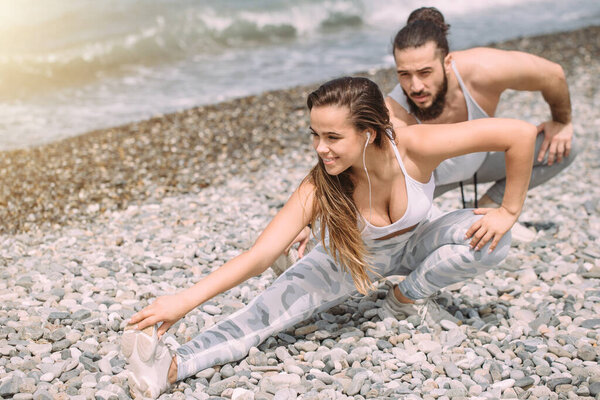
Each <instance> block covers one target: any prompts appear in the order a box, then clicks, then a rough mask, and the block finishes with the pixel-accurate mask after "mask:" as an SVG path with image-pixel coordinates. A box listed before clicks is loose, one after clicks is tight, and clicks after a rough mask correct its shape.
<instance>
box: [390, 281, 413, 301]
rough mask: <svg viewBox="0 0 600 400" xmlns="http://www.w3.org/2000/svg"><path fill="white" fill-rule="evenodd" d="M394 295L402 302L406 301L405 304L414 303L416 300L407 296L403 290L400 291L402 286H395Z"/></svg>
mask: <svg viewBox="0 0 600 400" xmlns="http://www.w3.org/2000/svg"><path fill="white" fill-rule="evenodd" d="M394 296H396V299H397V300H398V301H399V302H400V303H404V304H414V302H415V301H414V300H413V299H409V298H408V297H406V296H405V295H404V294H402V292H401V291H400V287H399V286H397V285H396V286H395V287H394Z"/></svg>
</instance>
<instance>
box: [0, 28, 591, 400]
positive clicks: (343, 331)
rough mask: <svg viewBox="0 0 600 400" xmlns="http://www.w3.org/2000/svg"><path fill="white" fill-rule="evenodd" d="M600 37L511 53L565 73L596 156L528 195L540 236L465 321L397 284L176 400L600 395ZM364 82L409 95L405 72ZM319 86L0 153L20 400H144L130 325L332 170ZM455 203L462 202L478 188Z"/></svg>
mask: <svg viewBox="0 0 600 400" xmlns="http://www.w3.org/2000/svg"><path fill="white" fill-rule="evenodd" d="M598 37H600V27H589V28H584V29H580V30H577V31H573V32H566V33H559V34H552V35H546V36H538V37H529V38H522V39H516V40H512V41H508V42H504V43H501V44H494V45H493V46H495V47H499V48H503V49H514V50H522V51H527V52H531V53H534V54H538V55H541V56H543V57H545V58H548V59H550V60H553V61H556V62H558V63H560V64H561V65H562V66H563V68H564V69H565V72H566V74H567V79H568V82H569V87H570V92H571V102H572V106H573V126H574V131H575V136H576V139H575V144H576V146H577V148H578V150H579V153H578V156H577V158H576V159H575V161H574V162H573V164H572V165H571V166H570V167H569V168H568V169H567V170H565V171H563V172H562V173H561V174H560V175H558V176H557V177H556V178H554V179H552V180H551V181H550V182H549V183H547V184H545V185H543V186H541V187H538V188H535V189H533V190H531V191H530V192H529V193H528V197H527V200H526V203H525V207H524V211H523V213H522V215H521V218H520V221H521V223H523V224H524V225H526V226H529V227H531V228H532V229H535V230H536V231H537V236H536V239H535V241H534V242H532V243H529V244H515V245H514V246H513V247H512V249H511V252H510V253H509V256H508V258H507V259H506V261H505V262H504V263H502V264H501V265H500V266H499V267H498V268H496V269H494V270H491V271H488V272H487V273H486V274H484V275H481V276H479V277H477V278H476V279H473V280H470V281H467V282H464V283H462V284H460V285H454V286H451V287H448V288H446V289H445V290H444V291H443V292H442V293H441V295H440V296H439V298H438V302H439V303H440V304H441V305H442V306H443V307H445V308H446V309H447V310H448V311H449V312H451V313H452V314H454V315H455V316H456V317H457V318H458V319H459V323H458V324H454V323H452V322H449V321H445V322H444V323H442V324H441V326H439V327H431V326H425V325H423V324H420V323H419V320H418V318H412V317H411V318H409V319H407V320H402V321H398V320H395V319H392V318H386V316H385V314H384V313H382V310H381V307H380V306H381V303H382V302H383V298H384V296H385V294H386V291H385V290H384V288H383V287H381V289H379V290H376V291H374V292H372V293H371V294H370V295H368V296H356V297H353V298H352V299H350V300H348V301H346V302H345V303H343V304H341V305H339V306H336V307H334V308H332V309H330V310H329V311H328V312H324V313H321V314H318V315H315V316H314V317H313V318H312V319H310V320H307V321H305V322H303V323H301V324H299V325H296V326H294V327H292V328H290V329H289V330H287V331H285V332H281V333H279V334H277V335H276V336H273V337H271V338H269V339H268V340H267V341H266V342H264V343H263V344H261V345H260V346H259V347H258V348H253V349H252V350H251V351H250V354H249V355H248V356H247V357H246V358H244V359H242V360H240V361H238V362H234V363H230V364H226V365H224V366H216V367H214V368H209V369H207V370H204V371H201V372H199V373H198V374H197V375H196V376H194V377H191V378H188V379H186V380H184V381H182V382H178V383H177V384H176V385H174V386H173V388H172V390H171V391H170V392H168V393H166V394H164V395H162V396H161V398H165V399H166V398H174V399H184V398H188V399H199V400H205V399H209V398H212V399H234V400H236V399H238V400H241V399H257V400H258V399H264V400H271V399H276V400H283V399H295V398H301V399H367V398H379V399H384V398H385V399H387V398H401V399H443V400H445V399H455V398H456V399H458V398H481V399H500V398H519V399H600V365H599V361H600V346H599V345H600V161H599V159H598V155H599V154H600V133H599V129H598V128H599V127H600V41H598V40H597V39H598ZM361 75H363V76H367V77H369V78H371V79H373V80H375V81H376V82H377V83H378V84H379V85H380V87H381V88H382V89H383V91H384V92H387V91H389V90H390V89H391V88H392V87H393V85H395V79H396V77H395V74H394V72H393V70H390V69H385V70H376V71H368V72H365V73H362V74H361ZM317 86H318V85H317V84H315V85H313V86H306V87H296V88H292V89H286V90H280V91H273V92H267V93H263V94H260V95H256V96H251V97H245V98H241V99H237V100H232V101H229V102H225V103H220V104H216V105H211V106H205V107H199V108H194V109H190V110H185V111H181V112H178V113H174V114H169V115H163V116H156V117H154V118H152V119H150V120H147V121H142V122H136V123H132V124H129V125H125V126H121V127H115V128H112V129H107V130H101V131H95V132H91V133H88V134H85V135H81V136H78V137H75V138H71V139H67V140H63V141H60V142H56V143H52V144H49V145H45V146H43V147H37V148H32V149H25V150H16V151H10V152H3V153H0V171H1V172H2V184H1V185H0V244H1V245H0V278H1V279H0V356H1V358H0V397H2V398H12V399H21V400H26V399H36V400H37V399H41V400H46V399H48V400H50V399H68V398H74V399H81V400H83V399H99V400H108V399H119V400H121V399H129V398H130V396H129V390H128V384H127V379H126V373H125V369H124V368H125V361H124V358H123V356H122V355H121V353H120V350H119V341H120V335H121V333H122V330H123V328H124V327H125V325H126V321H127V320H128V318H129V317H130V316H131V315H132V314H133V313H135V312H136V311H138V310H140V309H141V308H143V307H145V306H146V305H148V304H149V303H150V302H151V301H152V300H153V299H154V298H155V297H156V296H160V295H163V294H170V293H173V292H175V291H178V290H181V289H183V288H186V287H189V286H190V285H191V284H193V283H194V282H196V281H197V280H198V279H200V278H201V277H202V276H205V275H206V274H207V273H209V272H210V271H212V270H214V269H216V268H218V267H219V266H220V265H222V264H223V263H224V262H226V261H227V260H229V259H230V258H232V257H234V256H236V255H238V254H240V252H242V251H244V250H246V249H248V248H249V247H250V246H251V245H252V243H253V240H254V239H255V238H256V236H257V235H258V234H259V233H260V232H261V230H262V229H263V228H264V227H265V225H266V224H267V223H268V221H269V220H270V218H272V217H273V216H274V215H275V213H276V212H277V211H278V210H279V209H280V208H281V206H282V205H283V204H284V203H285V201H286V200H287V198H288V197H289V195H290V194H291V193H292V192H293V190H295V188H296V187H297V186H298V184H299V183H300V181H301V180H302V178H303V177H304V176H305V175H306V173H307V172H308V170H309V169H310V167H311V166H312V165H313V164H314V162H315V156H314V153H313V151H312V148H311V146H310V137H309V134H308V132H307V131H308V115H307V112H306V106H305V99H306V95H307V94H308V93H309V92H310V91H311V90H312V89H314V88H316V87H317ZM497 115H498V116H503V117H513V118H520V119H524V120H527V121H530V122H532V123H536V124H537V123H540V122H542V121H544V120H547V119H549V110H548V107H547V105H546V103H545V102H544V101H543V99H542V96H541V95H540V94H539V93H513V92H509V93H506V94H505V95H503V100H502V101H501V103H500V106H499V109H498V113H497ZM480 190H481V189H480ZM436 204H437V205H438V206H439V207H440V208H441V209H442V210H444V211H450V210H452V209H457V208H460V207H461V203H460V199H459V193H458V191H453V192H450V193H447V194H445V195H444V196H442V197H440V198H438V199H436ZM274 278H275V276H274V274H273V273H272V271H271V270H267V271H265V272H264V273H263V274H261V275H260V276H257V277H255V278H251V279H250V280H248V281H247V282H246V283H244V284H242V285H240V286H238V287H236V288H234V289H232V290H230V291H228V292H226V293H223V294H221V295H219V296H217V297H215V298H214V299H212V300H211V301H209V302H207V303H205V304H203V305H201V306H200V307H198V308H197V309H195V310H193V311H192V312H190V313H189V314H188V315H186V316H185V317H184V318H183V319H182V320H181V321H180V322H178V323H177V324H176V325H175V326H173V327H172V328H171V330H170V332H171V333H172V334H173V335H174V336H175V338H176V339H177V340H178V341H179V342H180V343H183V342H185V341H187V340H189V339H191V338H192V337H194V336H195V335H196V334H198V333H199V332H201V331H202V330H203V329H205V328H207V327H210V326H212V325H213V324H215V323H216V322H218V321H220V320H222V319H224V318H226V317H227V316H228V315H230V314H231V313H233V312H234V311H236V310H238V309H239V308H241V307H243V306H244V305H245V304H247V303H248V302H249V301H250V300H251V299H253V298H254V297H255V296H257V294H259V293H260V292H261V291H262V290H263V289H264V288H265V287H267V286H268V285H270V284H271V282H272V281H273V280H274Z"/></svg>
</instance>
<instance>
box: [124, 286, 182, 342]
mask: <svg viewBox="0 0 600 400" xmlns="http://www.w3.org/2000/svg"><path fill="white" fill-rule="evenodd" d="M187 311H188V310H187V308H186V306H185V302H184V301H183V299H182V298H181V294H180V293H178V294H174V295H170V296H161V297H158V298H157V299H156V300H154V302H153V303H152V304H150V305H149V306H147V307H145V308H144V309H143V310H141V311H139V312H137V313H135V314H134V315H133V316H132V317H131V318H130V319H129V324H130V325H135V327H134V328H135V329H139V330H142V329H144V328H146V327H148V326H152V325H155V324H157V323H159V322H162V325H161V326H160V327H159V328H158V331H157V333H158V337H161V336H162V335H163V334H164V333H165V332H166V331H167V330H168V329H169V328H170V327H171V326H172V325H173V324H174V323H175V322H177V321H179V320H180V319H181V318H182V317H183V316H184V315H185V314H186V313H187Z"/></svg>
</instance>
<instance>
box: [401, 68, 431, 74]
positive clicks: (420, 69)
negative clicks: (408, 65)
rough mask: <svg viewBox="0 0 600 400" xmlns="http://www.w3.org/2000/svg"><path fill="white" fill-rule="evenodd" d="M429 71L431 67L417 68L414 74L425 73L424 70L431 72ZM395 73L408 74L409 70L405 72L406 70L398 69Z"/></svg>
mask: <svg viewBox="0 0 600 400" xmlns="http://www.w3.org/2000/svg"><path fill="white" fill-rule="evenodd" d="M431 69H433V67H431V66H426V67H423V68H419V69H417V70H416V71H415V72H423V71H426V70H431ZM396 72H397V73H401V72H410V71H409V70H407V69H400V68H398V69H397V70H396Z"/></svg>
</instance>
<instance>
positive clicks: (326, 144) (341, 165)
mask: <svg viewBox="0 0 600 400" xmlns="http://www.w3.org/2000/svg"><path fill="white" fill-rule="evenodd" d="M349 114H350V113H349V110H348V108H347V107H339V106H322V107H313V109H312V110H311V111H310V131H311V134H312V135H313V147H314V149H315V151H316V152H317V154H318V155H319V157H320V158H321V160H323V164H324V165H325V170H326V171H327V173H328V174H330V175H338V174H340V173H342V172H344V171H345V170H347V169H348V168H350V167H360V168H362V153H363V148H364V146H365V143H366V140H367V136H366V133H365V132H358V131H357V130H356V128H355V127H354V125H352V123H351V122H350V115H349Z"/></svg>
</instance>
